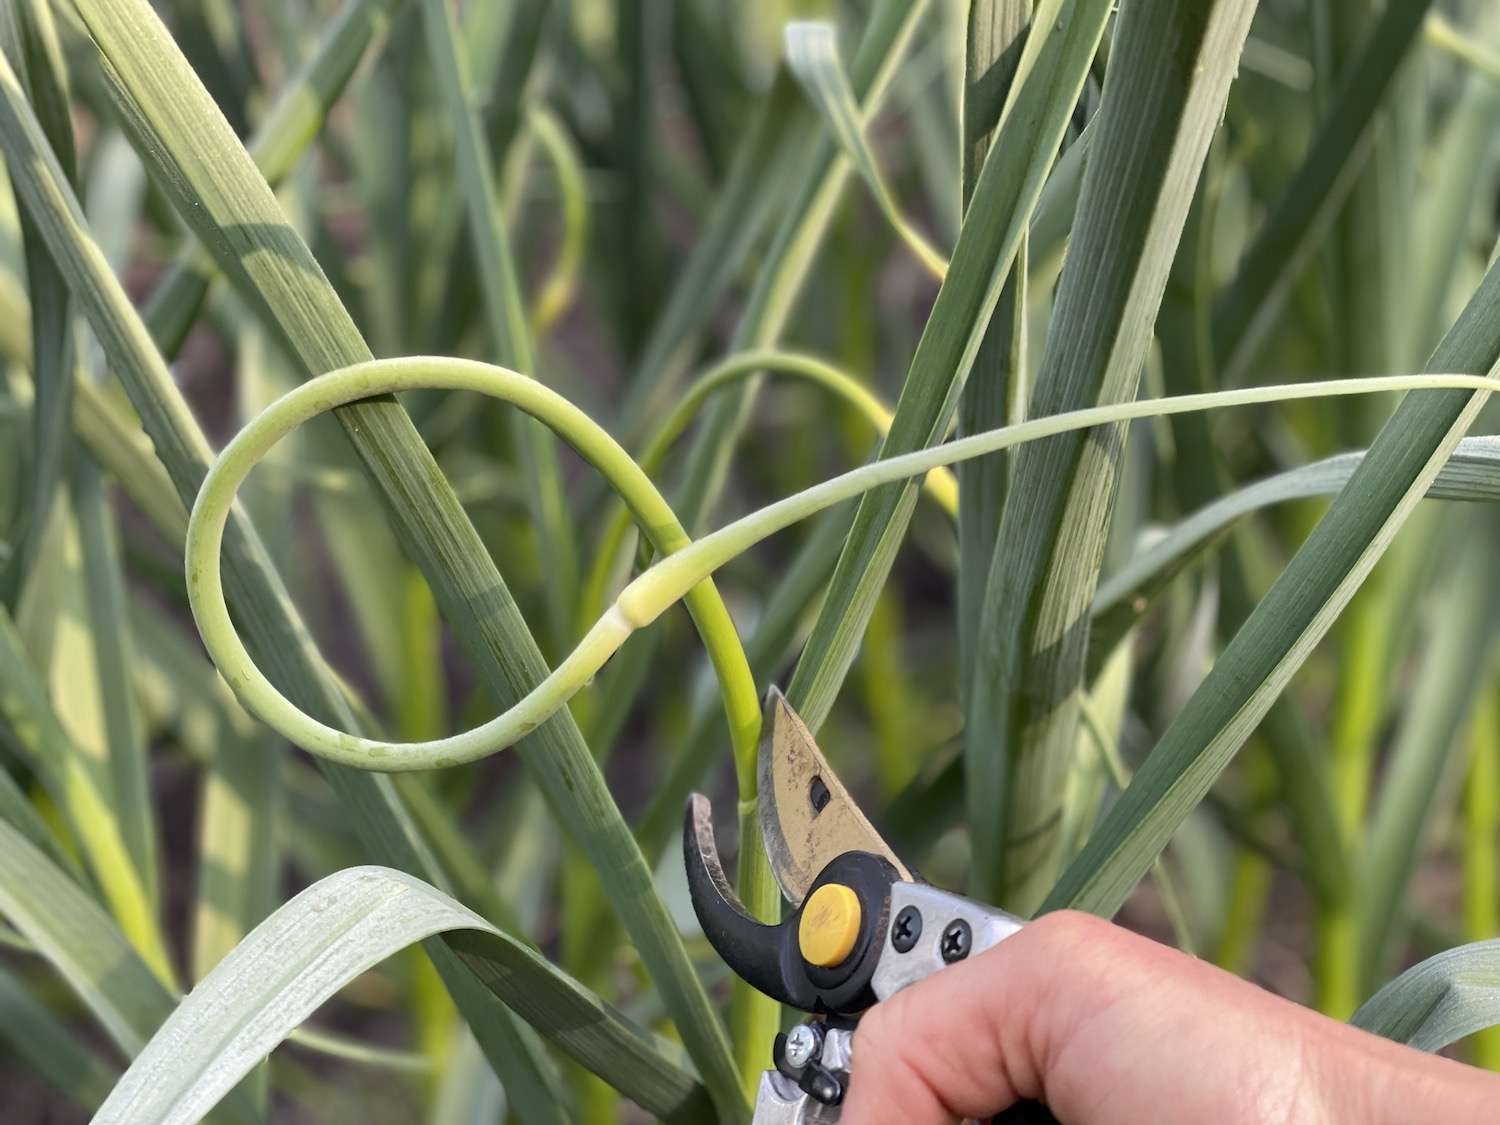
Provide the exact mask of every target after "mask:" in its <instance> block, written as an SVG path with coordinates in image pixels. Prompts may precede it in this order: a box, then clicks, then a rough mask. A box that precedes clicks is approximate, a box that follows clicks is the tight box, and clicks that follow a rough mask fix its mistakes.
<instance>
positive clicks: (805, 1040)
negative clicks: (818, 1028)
mask: <svg viewBox="0 0 1500 1125" xmlns="http://www.w3.org/2000/svg"><path fill="white" fill-rule="evenodd" d="M817 1053H818V1033H817V1032H815V1031H814V1030H813V1029H812V1028H810V1027H808V1026H807V1024H805V1023H799V1024H798V1025H797V1026H796V1027H794V1028H792V1030H791V1031H789V1032H787V1033H786V1051H785V1052H784V1055H785V1058H786V1064H787V1066H789V1067H791V1068H792V1069H793V1070H801V1069H802V1068H803V1067H804V1066H806V1065H807V1064H808V1063H810V1062H812V1061H813V1058H814V1057H815V1056H816V1055H817Z"/></svg>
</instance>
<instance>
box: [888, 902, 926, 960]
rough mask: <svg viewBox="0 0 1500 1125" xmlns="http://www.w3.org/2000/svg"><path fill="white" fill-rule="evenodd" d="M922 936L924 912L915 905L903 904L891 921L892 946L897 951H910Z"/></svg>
mask: <svg viewBox="0 0 1500 1125" xmlns="http://www.w3.org/2000/svg"><path fill="white" fill-rule="evenodd" d="M921 936H922V912H921V911H920V910H918V909H917V908H916V907H915V906H903V907H902V908H901V912H900V913H899V914H897V915H896V920H895V922H893V923H891V948H892V949H894V950H895V951H896V952H897V953H910V952H911V949H912V946H914V945H916V944H917V939H918V938H919V937H921Z"/></svg>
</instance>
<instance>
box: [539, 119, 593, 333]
mask: <svg viewBox="0 0 1500 1125" xmlns="http://www.w3.org/2000/svg"><path fill="white" fill-rule="evenodd" d="M526 129H527V131H528V132H529V133H530V134H531V135H532V136H533V137H535V138H536V140H537V143H538V144H540V145H541V146H542V151H543V152H544V153H546V155H547V160H548V161H549V162H550V163H551V165H552V174H553V176H555V177H556V178H557V188H558V193H559V194H560V195H561V196H562V238H561V241H560V242H559V243H558V246H557V257H556V258H554V259H553V262H552V268H551V270H550V271H549V272H548V274H547V277H546V279H545V280H544V281H543V282H542V283H541V285H539V286H538V287H537V293H536V297H535V298H534V299H533V301H532V304H531V326H532V333H533V334H534V335H537V336H540V335H542V334H543V333H545V332H546V331H547V330H548V329H549V328H551V327H552V326H553V325H554V324H555V323H556V322H557V319H558V317H560V316H562V314H563V313H565V312H567V311H568V308H569V306H571V305H572V304H573V298H574V297H575V296H576V295H577V292H578V277H579V274H580V272H581V271H582V267H583V258H584V253H585V251H587V249H588V241H589V199H588V191H587V189H586V186H585V184H584V178H583V159H582V158H581V157H580V156H579V154H578V148H577V146H576V145H575V144H574V143H573V140H572V138H571V137H570V136H569V135H568V131H567V130H566V129H565V128H563V126H562V123H561V122H560V121H558V119H557V115H556V114H555V113H553V112H552V111H551V110H549V109H547V108H546V107H545V106H540V105H536V106H532V107H531V108H530V109H528V110H527V111H526Z"/></svg>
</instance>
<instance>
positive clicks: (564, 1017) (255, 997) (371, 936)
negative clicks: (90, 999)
mask: <svg viewBox="0 0 1500 1125" xmlns="http://www.w3.org/2000/svg"><path fill="white" fill-rule="evenodd" d="M458 931H462V933H458ZM446 933H453V934H454V937H453V943H454V945H455V947H456V948H458V949H459V950H460V951H461V955H462V956H463V958H464V960H465V961H466V962H467V963H468V964H469V965H470V966H471V967H472V968H473V969H474V971H475V972H476V973H477V974H478V975H479V976H480V977H482V978H483V979H485V980H486V981H487V982H491V983H492V984H493V985H494V986H495V987H496V989H497V991H502V992H514V991H515V990H514V987H513V985H514V982H515V974H516V973H517V970H518V967H519V965H520V964H521V963H522V962H525V961H528V960H535V959H537V958H538V954H536V953H535V952H533V951H531V950H530V949H527V948H526V947H524V946H522V945H520V944H519V943H517V942H515V941H514V940H513V939H510V938H507V937H505V936H504V935H503V934H501V933H500V931H499V930H497V929H496V928H495V927H493V926H492V925H490V924H489V923H488V922H486V921H485V920H484V919H483V918H481V917H480V916H479V915H478V914H475V913H474V912H473V911H472V910H469V909H468V908H467V907H464V906H462V905H461V904H459V903H458V902H455V901H454V900H453V899H451V898H449V897H448V896H447V895H445V894H443V893H442V892H441V891H438V890H435V889H434V888H432V887H430V886H428V885H427V884H425V883H423V882H421V881H420V880H418V879H414V878H412V877H411V876H410V875H406V874H404V873H402V872H399V871H392V870H390V869H389V868H383V867H356V868H350V869H348V870H345V871H340V872H337V873H335V874H333V875H330V876H328V877H327V878H325V879H322V880H320V881H319V882H317V883H315V884H314V885H312V886H311V887H309V888H308V889H307V890H305V891H303V892H302V893H301V894H299V895H297V896H296V897H295V898H293V899H292V900H291V901H290V902H288V903H287V904H286V905H285V906H283V907H281V908H280V909H279V910H277V911H276V912H275V913H274V914H272V915H271V916H270V917H269V918H267V919H266V920H265V921H264V922H262V923H261V924H260V925H259V926H257V927H256V928H255V929H254V930H253V931H251V933H250V934H249V935H248V936H247V937H246V938H245V939H244V940H243V941H242V942H240V944H239V945H238V946H236V947H235V949H234V950H233V951H232V952H231V953H230V954H229V955H228V956H226V957H225V958H224V960H223V961H221V962H220V963H219V964H218V965H217V966H216V967H215V968H214V970H213V971H212V972H210V973H209V974H208V975H207V976H206V977H204V978H203V980H202V981H201V982H200V983H199V985H198V986H197V987H196V988H195V989H193V991H192V993H191V994H189V996H188V997H187V998H186V999H185V1000H184V1001H183V1002H182V1003H181V1004H179V1005H178V1006H177V1009H176V1010H175V1011H174V1012H173V1013H172V1015H171V1016H170V1017H169V1018H168V1019H167V1021H166V1022H165V1023H164V1024H163V1025H162V1026H161V1028H160V1030H159V1031H157V1033H156V1034H155V1035H154V1036H153V1037H152V1039H151V1042H150V1043H148V1044H147V1045H146V1046H145V1049H144V1050H142V1051H141V1052H140V1054H139V1055H138V1056H137V1057H136V1059H135V1061H134V1062H133V1063H132V1064H131V1065H130V1068H129V1069H128V1070H127V1071H126V1072H125V1075H124V1077H123V1078H121V1079H120V1082H119V1084H118V1085H116V1086H115V1088H114V1090H113V1091H112V1092H111V1093H110V1096H109V1099H108V1101H106V1102H105V1103H104V1105H103V1106H102V1107H100V1110H99V1112H98V1114H97V1115H96V1116H95V1117H94V1122H95V1125H112V1123H120V1125H124V1123H127V1122H132V1123H133V1122H139V1121H151V1122H154V1123H157V1125H173V1123H179V1125H189V1123H191V1122H194V1121H197V1120H198V1119H199V1118H200V1117H201V1116H202V1115H203V1114H204V1113H205V1112H207V1111H208V1110H209V1109H210V1108H212V1107H213V1106H214V1105H215V1104H216V1103H217V1102H218V1100H219V1099H220V1098H222V1097H223V1096H224V1095H225V1093H227V1092H228V1091H229V1090H230V1089H232V1088H233V1086H234V1085H235V1083H236V1082H238V1081H239V1080H240V1079H241V1078H242V1077H243V1076H244V1075H246V1074H248V1073H249V1071H250V1070H251V1068H252V1067H254V1066H255V1064H256V1063H258V1062H259V1061H260V1060H261V1059H262V1058H264V1057H265V1056H266V1055H268V1054H269V1053H270V1052H271V1051H272V1050H273V1049H274V1048H275V1047H276V1045H277V1044H278V1043H280V1042H281V1041H282V1040H283V1039H285V1038H286V1037H287V1036H288V1035H289V1034H290V1033H291V1031H292V1030H293V1029H294V1028H295V1027H297V1026H298V1025H299V1024H301V1023H302V1022H303V1021H304V1020H305V1019H306V1018H307V1017H308V1016H310V1015H311V1014H312V1013H313V1012H314V1011H316V1010H317V1009H318V1007H319V1006H321V1005H322V1004H323V1002H324V1001H326V1000H327V999H328V998H329V997H331V996H332V995H333V994H334V993H335V992H337V991H338V990H339V989H340V988H342V987H343V986H344V985H345V984H347V983H348V982H349V981H351V980H353V979H354V978H355V977H357V976H358V975H359V974H360V973H362V972H364V971H365V970H367V969H369V968H371V967H373V966H374V965H376V964H378V963H380V962H381V961H383V960H385V959H386V958H387V957H389V956H390V955H391V954H393V953H395V952H397V951H398V950H401V949H404V948H405V947H406V946H408V945H411V944H412V943H414V942H416V941H420V940H421V939H423V938H427V937H432V936H434V935H437V934H446ZM553 980H554V982H555V984H556V987H554V988H551V989H550V990H546V989H540V988H536V989H528V990H527V991H526V993H525V996H524V998H518V1002H519V1003H520V1004H521V1007H522V1008H526V1009H529V1012H523V1013H522V1014H523V1015H526V1016H527V1018H528V1019H535V1020H545V1021H548V1022H551V1023H552V1024H553V1026H554V1028H555V1029H556V1034H557V1035H558V1036H560V1037H562V1038H566V1039H568V1040H569V1042H570V1044H571V1047H570V1051H569V1053H570V1054H574V1055H575V1057H579V1056H583V1055H607V1056H609V1057H610V1060H611V1061H610V1064H609V1065H611V1066H614V1067H618V1068H619V1070H620V1072H621V1073H624V1074H629V1075H632V1076H633V1082H632V1084H633V1087H634V1088H633V1089H632V1090H627V1091H624V1092H625V1093H626V1094H627V1095H628V1096H631V1097H634V1098H635V1099H636V1100H638V1101H640V1102H641V1103H642V1104H644V1105H647V1106H649V1107H651V1108H652V1109H653V1111H654V1112H656V1113H658V1114H659V1115H661V1116H663V1117H665V1118H666V1119H668V1120H676V1121H682V1122H688V1121H695V1120H702V1116H701V1115H703V1114H705V1113H711V1112H712V1111H711V1109H710V1108H709V1107H708V1105H707V1104H706V1099H704V1097H703V1094H702V1090H701V1088H699V1087H697V1086H696V1084H695V1083H693V1082H692V1080H691V1079H690V1078H689V1077H688V1076H687V1074H686V1073H685V1072H684V1071H683V1070H681V1069H680V1068H679V1067H677V1066H676V1065H675V1064H673V1063H671V1062H670V1061H668V1059H667V1056H666V1055H665V1053H664V1047H663V1046H662V1045H661V1044H659V1043H656V1042H653V1040H652V1037H651V1036H649V1035H648V1034H647V1033H645V1032H644V1031H642V1030H640V1029H639V1028H636V1027H634V1026H633V1025H630V1024H627V1023H626V1022H625V1021H624V1019H623V1018H622V1017H620V1016H619V1015H618V1014H616V1013H614V1012H611V1011H610V1010H608V1009H606V1008H605V1007H604V1006H603V1005H602V1004H600V1002H599V1001H598V1000H597V999H595V998H594V997H593V995H592V994H590V993H588V992H587V991H586V990H585V989H583V988H582V986H580V985H577V984H575V983H573V982H570V981H567V980H566V979H565V978H557V977H554V978H553ZM627 1060H628V1061H627Z"/></svg>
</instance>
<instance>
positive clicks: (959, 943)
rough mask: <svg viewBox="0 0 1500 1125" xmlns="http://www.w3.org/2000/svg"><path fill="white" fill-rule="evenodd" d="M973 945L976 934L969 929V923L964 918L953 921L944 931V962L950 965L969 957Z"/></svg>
mask: <svg viewBox="0 0 1500 1125" xmlns="http://www.w3.org/2000/svg"><path fill="white" fill-rule="evenodd" d="M973 944H974V934H973V931H971V930H970V929H969V923H967V922H965V921H964V920H963V919H962V918H955V919H953V921H951V922H949V923H948V925H947V928H945V929H944V930H943V943H942V946H941V949H942V953H943V960H944V961H946V962H947V963H948V964H950V965H951V964H953V962H955V961H962V960H963V959H964V958H965V957H967V956H968V955H969V949H970V948H971V947H972V946H973Z"/></svg>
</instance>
